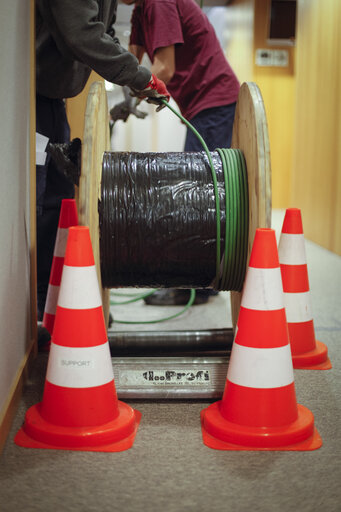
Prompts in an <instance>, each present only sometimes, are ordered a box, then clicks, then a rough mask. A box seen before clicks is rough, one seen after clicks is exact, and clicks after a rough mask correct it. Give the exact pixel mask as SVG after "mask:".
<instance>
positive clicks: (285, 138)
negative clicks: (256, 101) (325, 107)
mask: <svg viewBox="0 0 341 512" xmlns="http://www.w3.org/2000/svg"><path fill="white" fill-rule="evenodd" d="M269 9H270V0H255V13H254V53H253V80H254V82H256V83H257V85H258V86H259V88H260V91H261V93H262V96H263V100H264V105H265V112H266V116H267V120H268V129H269V139H270V153H271V168H272V205H273V207H274V208H286V207H288V206H290V192H291V176H292V163H293V162H292V159H293V142H294V141H293V137H294V136H293V131H294V94H295V74H294V70H295V47H293V46H286V47H283V46H279V45H273V44H271V45H269V43H268V41H267V33H268V23H269ZM257 49H286V50H288V52H289V66H288V67H273V66H269V67H267V66H256V64H255V54H256V50H257Z"/></svg>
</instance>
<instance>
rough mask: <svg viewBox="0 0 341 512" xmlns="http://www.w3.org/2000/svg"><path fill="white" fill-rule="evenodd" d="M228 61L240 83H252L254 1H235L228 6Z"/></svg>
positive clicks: (226, 28)
mask: <svg viewBox="0 0 341 512" xmlns="http://www.w3.org/2000/svg"><path fill="white" fill-rule="evenodd" d="M226 9H227V11H228V15H227V17H226V18H227V26H226V27H225V30H226V31H227V32H228V34H229V37H228V45H227V48H224V50H225V55H226V58H227V60H228V61H229V63H230V64H231V66H232V69H233V70H234V72H235V73H236V75H237V77H238V80H239V81H240V83H243V82H250V81H252V76H253V58H252V56H253V24H254V0H234V1H233V2H232V3H231V5H228V6H227V8H226Z"/></svg>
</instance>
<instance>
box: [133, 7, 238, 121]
mask: <svg viewBox="0 0 341 512" xmlns="http://www.w3.org/2000/svg"><path fill="white" fill-rule="evenodd" d="M131 22H132V31H131V36H130V44H135V45H139V46H143V47H144V49H145V51H146V52H147V54H148V56H149V58H150V60H151V61H152V62H153V57H154V53H155V50H157V49H158V48H163V47H165V46H170V45H174V47H175V67H176V71H175V73H174V75H173V78H172V79H171V81H170V82H169V83H168V84H167V89H168V90H169V92H170V93H171V95H172V96H173V98H174V99H175V101H176V102H177V104H178V105H179V108H180V110H181V112H182V114H183V115H184V117H185V118H186V119H191V118H192V117H194V116H195V115H196V114H198V113H199V112H201V111H202V110H204V109H206V108H211V107H217V106H221V105H229V104H231V103H234V102H235V101H237V97H238V91H239V82H238V80H237V77H236V75H235V74H234V72H233V70H232V68H231V66H230V65H229V63H228V62H227V60H226V58H225V55H224V53H223V51H222V49H221V46H220V43H219V41H218V39H217V37H216V35H215V32H214V28H213V27H212V25H211V24H210V22H209V21H208V19H207V17H206V15H205V14H204V13H203V11H202V10H201V9H200V7H199V6H198V5H197V4H196V3H195V1H194V0H144V2H143V3H142V5H141V6H138V5H136V6H135V8H134V11H133V15H132V20H131Z"/></svg>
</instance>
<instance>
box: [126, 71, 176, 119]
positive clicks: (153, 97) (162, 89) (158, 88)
mask: <svg viewBox="0 0 341 512" xmlns="http://www.w3.org/2000/svg"><path fill="white" fill-rule="evenodd" d="M132 95H133V96H136V97H137V98H140V99H146V101H147V102H148V103H154V104H156V105H158V108H157V109H156V111H157V112H159V111H160V110H161V109H163V108H164V107H165V106H166V105H165V104H164V103H163V101H166V102H169V100H170V94H169V92H168V90H167V87H166V85H165V83H164V82H163V81H162V80H159V79H158V78H157V77H156V76H155V75H153V74H152V78H151V80H150V81H149V82H148V84H147V86H146V87H145V88H144V89H142V90H140V91H139V90H136V89H132Z"/></svg>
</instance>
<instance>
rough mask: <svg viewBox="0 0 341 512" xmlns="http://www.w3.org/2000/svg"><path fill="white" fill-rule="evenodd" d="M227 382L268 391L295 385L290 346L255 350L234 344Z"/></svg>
mask: <svg viewBox="0 0 341 512" xmlns="http://www.w3.org/2000/svg"><path fill="white" fill-rule="evenodd" d="M227 379H228V380H229V381H230V382H233V383H234V384H238V385H239V386H245V387H248V388H258V389H265V388H266V389H268V388H280V387H283V386H288V385H289V384H291V383H292V382H294V372H293V366H292V359H291V350H290V345H289V344H288V345H285V346H284V347H276V348H251V347H244V346H243V345H239V344H238V343H234V344H233V347H232V353H231V358H230V363H229V368H228V372H227Z"/></svg>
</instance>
